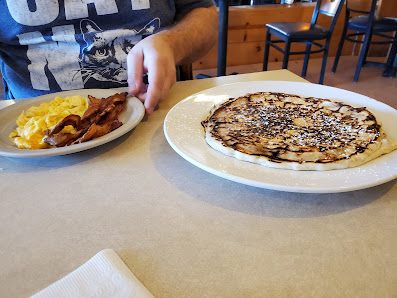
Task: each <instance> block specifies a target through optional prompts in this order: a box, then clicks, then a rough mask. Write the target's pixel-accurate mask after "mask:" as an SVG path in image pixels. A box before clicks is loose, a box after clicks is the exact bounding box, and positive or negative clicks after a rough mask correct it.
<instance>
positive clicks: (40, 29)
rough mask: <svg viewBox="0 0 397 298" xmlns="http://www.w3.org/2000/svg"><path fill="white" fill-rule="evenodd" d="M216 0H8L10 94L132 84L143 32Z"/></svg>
mask: <svg viewBox="0 0 397 298" xmlns="http://www.w3.org/2000/svg"><path fill="white" fill-rule="evenodd" d="M212 5H213V1H212V0H128V1H127V0H95V1H94V0H85V1H82V0H79V1H77V0H41V1H28V0H0V60H1V71H2V74H3V81H4V85H5V98H6V99H9V98H26V97H33V96H38V95H42V94H46V93H51V92H57V91H63V90H76V89H83V88H84V89H87V88H115V87H121V86H126V85H127V72H126V68H127V67H126V56H127V53H128V51H129V50H130V49H131V48H132V47H133V46H134V45H135V44H136V43H137V42H138V41H140V40H141V39H142V38H144V37H145V36H147V35H150V34H153V33H155V32H157V31H159V30H160V28H165V27H167V26H170V25H172V24H173V23H174V22H175V20H176V19H178V18H181V17H183V15H185V14H186V13H188V12H189V11H191V10H192V9H195V8H198V7H210V6H212Z"/></svg>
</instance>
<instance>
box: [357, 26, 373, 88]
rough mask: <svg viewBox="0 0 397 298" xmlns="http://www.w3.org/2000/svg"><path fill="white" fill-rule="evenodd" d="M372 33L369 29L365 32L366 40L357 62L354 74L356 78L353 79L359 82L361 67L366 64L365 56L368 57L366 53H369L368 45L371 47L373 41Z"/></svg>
mask: <svg viewBox="0 0 397 298" xmlns="http://www.w3.org/2000/svg"><path fill="white" fill-rule="evenodd" d="M371 35H372V34H371V33H370V32H369V31H367V32H366V33H365V36H364V42H363V45H362V47H361V51H360V56H359V58H358V62H357V68H356V73H355V74H354V79H353V81H354V82H357V81H358V77H359V76H360V71H361V67H362V66H363V64H364V61H365V57H366V55H367V53H368V47H369V44H370V42H371Z"/></svg>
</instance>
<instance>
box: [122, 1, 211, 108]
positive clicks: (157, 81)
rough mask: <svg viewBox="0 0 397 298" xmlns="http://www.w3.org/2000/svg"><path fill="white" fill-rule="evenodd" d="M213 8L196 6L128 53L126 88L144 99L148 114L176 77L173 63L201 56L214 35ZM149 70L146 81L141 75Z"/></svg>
mask: <svg viewBox="0 0 397 298" xmlns="http://www.w3.org/2000/svg"><path fill="white" fill-rule="evenodd" d="M217 29H218V13H217V10H216V8H215V7H214V6H213V7H209V8H197V9H194V10H192V11H191V12H189V13H188V14H187V15H186V16H185V17H183V18H182V19H181V20H180V21H179V22H177V24H176V25H175V26H173V27H172V28H169V29H167V30H164V31H161V32H159V33H157V34H153V35H151V36H148V37H147V38H145V39H143V40H142V41H140V42H139V43H138V44H136V45H135V46H134V47H133V48H132V50H131V51H130V52H129V54H128V57H127V71H128V86H129V88H128V91H129V93H131V94H133V95H135V96H136V97H138V98H139V99H140V100H141V101H142V102H144V105H145V109H146V113H147V114H148V115H150V114H151V113H152V112H153V110H154V108H155V107H156V105H157V103H158V102H159V101H161V100H163V99H164V98H165V97H166V95H167V93H168V91H169V89H170V88H171V87H172V85H173V84H174V83H175V81H176V70H175V66H176V65H182V64H187V63H192V62H193V61H195V60H197V59H198V58H200V57H202V56H204V55H205V54H206V53H207V52H208V50H209V49H210V48H211V47H212V46H213V45H214V43H215V41H216V37H217ZM146 72H147V73H148V81H149V84H148V85H144V83H143V81H142V77H143V74H144V73H146Z"/></svg>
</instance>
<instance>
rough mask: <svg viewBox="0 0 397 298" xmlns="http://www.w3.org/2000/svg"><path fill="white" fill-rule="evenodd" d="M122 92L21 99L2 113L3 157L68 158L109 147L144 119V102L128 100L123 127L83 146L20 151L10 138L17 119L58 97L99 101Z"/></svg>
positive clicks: (0, 143) (0, 152)
mask: <svg viewBox="0 0 397 298" xmlns="http://www.w3.org/2000/svg"><path fill="white" fill-rule="evenodd" d="M118 92H119V91H116V90H112V89H82V90H71V91H64V92H58V93H52V94H47V95H42V96H38V97H34V98H29V99H21V100H19V101H17V103H15V104H13V105H10V106H8V107H6V108H4V109H1V110H0V155H3V156H8V157H29V158H31V157H47V156H57V155H65V154H70V153H75V152H79V151H83V150H87V149H91V148H94V147H97V146H99V145H102V144H105V143H108V142H110V141H112V140H114V139H116V138H118V137H121V136H122V135H124V134H125V133H127V132H129V131H130V130H132V129H133V128H134V127H135V126H136V125H137V124H138V123H139V122H140V121H141V120H142V118H143V116H144V114H145V109H144V107H143V104H142V102H141V101H140V100H139V99H137V98H135V97H128V98H127V101H126V105H125V107H124V110H123V111H122V112H121V113H120V115H119V120H120V121H121V122H122V123H123V125H122V126H120V127H119V128H117V129H115V130H114V131H112V132H110V133H108V134H106V135H104V136H102V137H99V138H97V139H94V140H91V141H88V142H85V143H81V144H75V145H70V146H66V147H59V148H50V149H38V150H29V149H18V148H17V146H16V145H15V144H14V142H13V141H12V139H10V138H9V137H8V136H9V134H10V133H11V132H13V131H14V130H15V128H16V127H17V125H16V119H17V118H18V116H19V115H20V114H21V113H22V111H26V110H27V109H29V108H30V107H32V106H38V105H39V104H41V103H43V102H50V101H52V100H53V99H55V97H56V96H60V97H62V98H64V97H66V96H71V95H81V96H83V97H86V98H87V96H88V95H92V96H94V97H97V98H103V97H108V96H110V95H113V94H115V93H118Z"/></svg>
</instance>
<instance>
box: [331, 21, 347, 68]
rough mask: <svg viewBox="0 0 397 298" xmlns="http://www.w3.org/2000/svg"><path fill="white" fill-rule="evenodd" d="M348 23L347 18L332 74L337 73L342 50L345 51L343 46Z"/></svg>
mask: <svg viewBox="0 0 397 298" xmlns="http://www.w3.org/2000/svg"><path fill="white" fill-rule="evenodd" d="M348 22H349V20H348V18H345V25H344V27H343V31H342V36H341V38H340V41H339V45H338V50H337V51H336V54H335V60H334V65H333V66H332V73H335V72H336V68H337V67H338V63H339V58H340V55H341V53H342V49H343V44H344V43H345V38H346V34H347V24H348Z"/></svg>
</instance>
